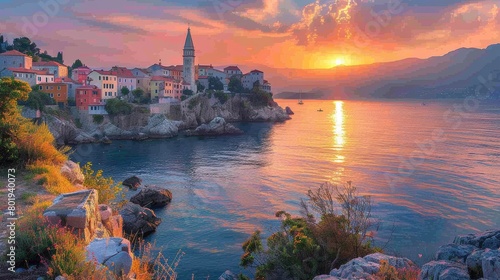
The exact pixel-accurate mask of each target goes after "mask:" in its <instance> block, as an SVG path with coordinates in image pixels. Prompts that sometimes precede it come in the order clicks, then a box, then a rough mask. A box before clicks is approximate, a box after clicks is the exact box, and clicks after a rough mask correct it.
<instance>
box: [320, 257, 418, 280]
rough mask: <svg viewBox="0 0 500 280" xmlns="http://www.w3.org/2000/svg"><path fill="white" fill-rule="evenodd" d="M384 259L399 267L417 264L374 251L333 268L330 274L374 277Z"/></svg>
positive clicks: (338, 276)
mask: <svg viewBox="0 0 500 280" xmlns="http://www.w3.org/2000/svg"><path fill="white" fill-rule="evenodd" d="M382 260H385V261H387V263H388V264H389V265H391V266H394V267H395V268H398V269H403V268H406V269H411V268H412V267H415V264H414V263H413V262H412V261H410V260H409V259H407V258H397V257H393V256H388V255H385V254H382V253H374V254H370V255H367V256H365V257H363V258H356V259H353V260H350V261H349V262H347V263H346V264H343V265H341V266H340V267H339V268H338V269H333V270H332V271H331V272H330V276H333V277H337V278H342V279H344V278H346V279H372V278H374V276H373V275H374V274H376V273H378V271H379V270H380V261H382ZM326 279H329V278H326ZM334 279H335V278H334Z"/></svg>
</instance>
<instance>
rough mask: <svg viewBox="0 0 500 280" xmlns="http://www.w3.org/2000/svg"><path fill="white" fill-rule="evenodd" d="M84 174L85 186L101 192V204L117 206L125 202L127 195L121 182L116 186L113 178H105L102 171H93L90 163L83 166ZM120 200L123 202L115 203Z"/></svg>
mask: <svg viewBox="0 0 500 280" xmlns="http://www.w3.org/2000/svg"><path fill="white" fill-rule="evenodd" d="M82 173H83V175H84V176H85V181H84V182H83V185H84V186H85V187H87V188H88V189H96V190H97V191H98V192H99V204H110V205H116V204H117V203H121V202H123V200H124V196H125V194H124V192H123V188H122V186H121V183H120V182H119V183H117V184H115V183H114V181H113V178H111V177H104V176H103V175H102V170H98V171H94V170H92V163H90V162H88V163H87V164H85V165H84V166H83V168H82ZM118 198H121V201H115V200H116V199H118Z"/></svg>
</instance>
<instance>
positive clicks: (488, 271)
mask: <svg viewBox="0 0 500 280" xmlns="http://www.w3.org/2000/svg"><path fill="white" fill-rule="evenodd" d="M481 265H482V268H483V278H484V279H500V250H489V251H485V252H484V253H483V254H482V255H481Z"/></svg>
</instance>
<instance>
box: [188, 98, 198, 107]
mask: <svg viewBox="0 0 500 280" xmlns="http://www.w3.org/2000/svg"><path fill="white" fill-rule="evenodd" d="M198 104H200V99H199V98H197V97H194V98H192V99H191V100H189V103H188V108H189V109H190V110H192V109H194V107H196V106H197V105H198Z"/></svg>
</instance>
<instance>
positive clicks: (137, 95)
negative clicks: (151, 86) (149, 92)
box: [132, 88, 144, 102]
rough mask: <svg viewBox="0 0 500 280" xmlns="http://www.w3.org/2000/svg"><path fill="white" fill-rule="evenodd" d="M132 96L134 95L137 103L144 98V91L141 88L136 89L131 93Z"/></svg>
mask: <svg viewBox="0 0 500 280" xmlns="http://www.w3.org/2000/svg"><path fill="white" fill-rule="evenodd" d="M132 95H134V97H135V100H136V101H137V102H138V101H139V100H141V98H142V97H143V96H144V90H143V89H142V88H136V89H134V90H133V91H132Z"/></svg>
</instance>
